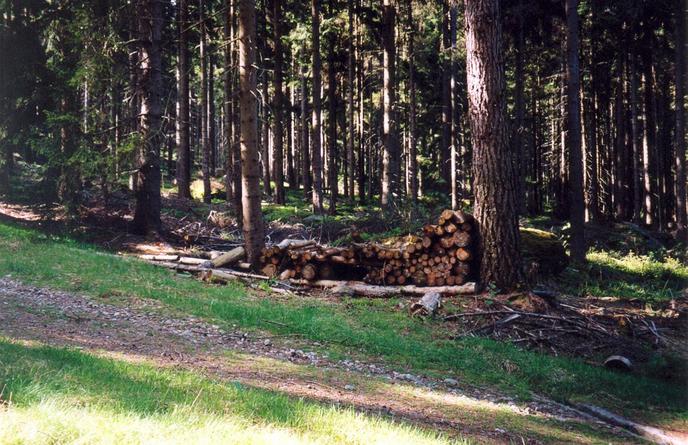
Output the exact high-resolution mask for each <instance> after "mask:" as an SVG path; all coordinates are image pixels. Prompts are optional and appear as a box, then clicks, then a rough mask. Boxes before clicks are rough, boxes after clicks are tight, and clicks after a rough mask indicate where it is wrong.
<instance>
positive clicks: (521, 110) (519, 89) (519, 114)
mask: <svg viewBox="0 0 688 445" xmlns="http://www.w3.org/2000/svg"><path fill="white" fill-rule="evenodd" d="M523 14H524V12H523V0H519V2H518V35H517V37H516V67H515V71H516V72H515V73H514V76H515V81H516V85H515V86H516V92H515V93H516V98H515V107H514V108H515V113H516V122H515V125H514V136H513V144H514V153H515V154H516V156H517V157H518V159H519V160H520V162H519V163H518V164H517V166H516V171H517V172H518V191H517V194H518V200H519V201H518V208H519V213H520V214H521V215H525V213H526V175H525V161H526V158H525V150H524V148H523V133H524V132H525V125H524V114H525V99H524V98H523V89H524V83H525V81H524V78H525V75H524V70H523V62H524V59H525V38H524V35H523V34H524V33H523V31H524V30H523Z"/></svg>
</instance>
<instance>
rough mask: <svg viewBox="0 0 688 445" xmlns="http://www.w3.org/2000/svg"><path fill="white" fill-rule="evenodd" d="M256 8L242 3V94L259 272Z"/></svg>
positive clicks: (248, 231) (248, 240)
mask: <svg viewBox="0 0 688 445" xmlns="http://www.w3.org/2000/svg"><path fill="white" fill-rule="evenodd" d="M255 29H256V4H255V0H239V83H240V85H239V94H240V99H239V100H240V108H241V109H240V112H241V141H240V142H241V177H242V207H243V234H244V245H245V247H246V257H247V260H248V262H249V263H251V265H252V267H253V268H254V269H255V270H257V269H258V265H259V263H260V255H261V251H262V249H263V247H265V228H264V227H263V213H262V211H261V195H260V164H259V157H258V140H257V139H258V138H257V134H256V133H257V128H256V120H257V118H258V116H257V103H256V97H257V95H258V91H257V86H256V68H255V62H256V31H255Z"/></svg>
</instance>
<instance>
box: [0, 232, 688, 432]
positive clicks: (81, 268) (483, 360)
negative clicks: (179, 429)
mask: <svg viewBox="0 0 688 445" xmlns="http://www.w3.org/2000/svg"><path fill="white" fill-rule="evenodd" d="M0 274H1V275H8V274H9V275H12V276H13V277H16V278H18V279H21V280H23V281H25V282H29V283H34V284H37V285H45V286H52V287H55V288H60V289H66V290H71V291H79V292H83V293H86V294H89V295H92V296H95V297H99V296H102V297H107V296H112V295H119V296H122V297H123V298H127V297H139V298H152V299H156V300H159V301H161V302H164V303H166V304H167V305H168V306H169V307H170V308H172V309H174V310H178V311H181V312H184V313H188V314H193V315H195V316H200V317H204V318H206V319H209V320H211V321H212V322H214V323H218V324H221V325H225V326H231V325H237V326H239V327H241V328H243V329H255V330H265V331H271V332H275V333H279V334H298V335H300V336H301V337H303V338H305V339H308V340H312V341H317V342H320V343H321V344H324V345H325V349H327V351H328V352H329V353H330V354H332V355H333V356H344V355H351V354H361V355H363V356H366V357H372V358H375V359H379V360H382V361H384V362H386V363H388V364H389V365H390V366H392V367H394V368H396V369H399V370H403V369H410V370H415V371H421V372H426V373H430V374H432V373H438V374H440V375H448V374H449V375H456V376H458V377H459V378H460V379H462V380H464V381H466V382H470V383H476V384H489V385H496V386H499V387H501V388H503V389H505V390H507V391H509V392H511V393H514V394H517V395H520V396H523V397H528V395H529V393H530V391H536V392H539V393H544V394H547V395H549V396H551V397H554V398H556V399H558V400H591V401H594V402H596V403H598V404H602V405H606V406H609V407H612V408H615V409H621V410H638V411H647V410H660V411H662V412H664V413H665V415H666V416H667V417H671V418H678V419H688V412H687V411H686V408H687V407H688V401H687V400H686V393H687V392H686V391H687V389H688V388H686V383H685V381H684V382H680V381H679V382H674V383H668V382H664V381H661V380H656V379H653V378H650V377H645V376H641V375H629V374H619V373H614V372H611V371H607V370H605V369H603V368H598V367H594V366H590V365H588V364H586V363H584V362H582V361H580V360H574V359H567V358H560V357H551V356H547V355H542V354H538V353H535V352H528V351H522V350H519V349H517V348H516V347H514V346H513V345H510V344H507V343H501V342H496V341H492V340H488V339H480V338H467V339H462V340H452V339H451V336H452V333H451V332H448V331H447V330H446V329H447V328H446V327H445V326H444V325H442V324H441V323H438V322H424V321H420V320H416V319H413V318H411V317H408V315H407V313H406V311H405V310H401V309H398V308H396V306H395V305H396V303H398V301H397V300H386V301H379V300H366V299H350V300H345V301H344V302H342V303H336V302H331V301H324V300H317V299H313V298H305V297H298V298H297V297H294V298H284V297H280V298H279V299H273V298H260V297H257V296H255V295H253V294H251V293H249V292H247V290H246V289H245V288H244V287H243V286H241V285H239V284H232V285H229V286H224V287H222V286H208V285H206V284H203V283H201V282H198V281H195V280H191V279H188V278H184V277H179V276H175V275H173V274H172V273H171V272H169V271H167V270H163V269H161V268H157V267H155V266H152V265H148V264H144V263H141V262H139V261H137V260H133V259H124V258H121V257H117V256H114V255H110V254H107V253H104V252H102V251H99V250H97V249H95V248H92V247H89V246H85V245H81V244H79V243H76V242H74V241H72V240H70V239H66V238H55V237H49V236H48V235H45V234H42V233H39V232H36V231H31V230H27V229H21V228H17V227H15V226H10V225H7V224H0ZM269 321H272V322H278V323H280V324H279V325H278V324H274V323H270V322H269ZM507 361H508V362H511V363H512V364H515V365H516V369H515V370H514V371H512V372H511V373H507V372H505V371H504V370H503V367H502V364H504V363H506V362H507Z"/></svg>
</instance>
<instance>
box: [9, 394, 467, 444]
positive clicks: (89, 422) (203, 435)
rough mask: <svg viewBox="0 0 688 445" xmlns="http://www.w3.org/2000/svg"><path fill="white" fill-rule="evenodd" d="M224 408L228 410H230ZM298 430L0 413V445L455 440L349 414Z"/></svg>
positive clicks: (46, 409) (30, 410)
mask: <svg viewBox="0 0 688 445" xmlns="http://www.w3.org/2000/svg"><path fill="white" fill-rule="evenodd" d="M226 409H227V410H228V411H229V410H231V406H227V407H226ZM311 414H312V415H311V416H309V417H308V418H306V419H304V422H303V423H302V424H301V425H299V426H298V428H285V427H280V426H278V425H274V424H269V423H266V422H256V423H254V422H250V421H248V420H245V419H242V418H240V417H238V416H233V415H231V414H225V415H216V414H212V413H208V412H202V411H200V412H199V411H198V410H194V409H193V407H190V406H181V407H179V406H178V407H175V408H174V410H173V411H172V412H169V413H165V414H152V415H147V416H144V415H139V414H135V413H121V412H115V411H113V410H107V409H103V408H95V407H86V406H79V404H78V403H70V402H68V401H65V400H60V399H50V398H48V399H43V400H42V401H40V402H38V403H36V404H34V405H30V406H23V407H16V406H12V407H10V408H4V412H3V411H0V443H3V444H4V443H23V444H32V445H34V444H35V445H38V444H50V443H88V444H119V443H121V444H131V443H146V444H183V445H190V444H201V443H204V444H205V443H223V444H280V445H289V444H339V443H347V444H371V443H373V444H389V443H394V444H399V445H401V444H420V445H423V444H428V445H431V444H449V443H465V442H463V441H462V442H455V441H450V440H449V439H446V438H443V437H441V436H436V435H431V434H428V433H424V432H421V431H420V430H418V429H415V428H412V427H408V426H404V425H399V424H395V423H393V422H391V421H388V420H384V419H380V418H370V417H367V416H364V415H362V414H358V413H355V412H353V411H350V410H336V411H335V410H333V409H318V410H315V411H314V412H312V413H311Z"/></svg>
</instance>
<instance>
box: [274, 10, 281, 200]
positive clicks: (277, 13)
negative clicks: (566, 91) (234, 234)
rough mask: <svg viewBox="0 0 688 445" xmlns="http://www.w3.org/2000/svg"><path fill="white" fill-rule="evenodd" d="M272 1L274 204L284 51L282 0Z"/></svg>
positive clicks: (277, 188)
mask: <svg viewBox="0 0 688 445" xmlns="http://www.w3.org/2000/svg"><path fill="white" fill-rule="evenodd" d="M271 3H272V30H273V41H274V42H273V44H274V59H273V60H274V69H275V74H274V76H275V78H274V80H273V82H274V86H275V92H274V97H273V102H272V108H273V113H274V115H275V127H274V128H275V134H274V135H273V137H274V139H273V140H274V143H273V145H272V155H273V165H272V170H273V174H274V179H275V196H274V200H275V204H284V122H283V120H284V85H283V78H284V73H283V71H282V70H283V65H284V51H283V49H282V0H271Z"/></svg>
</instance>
